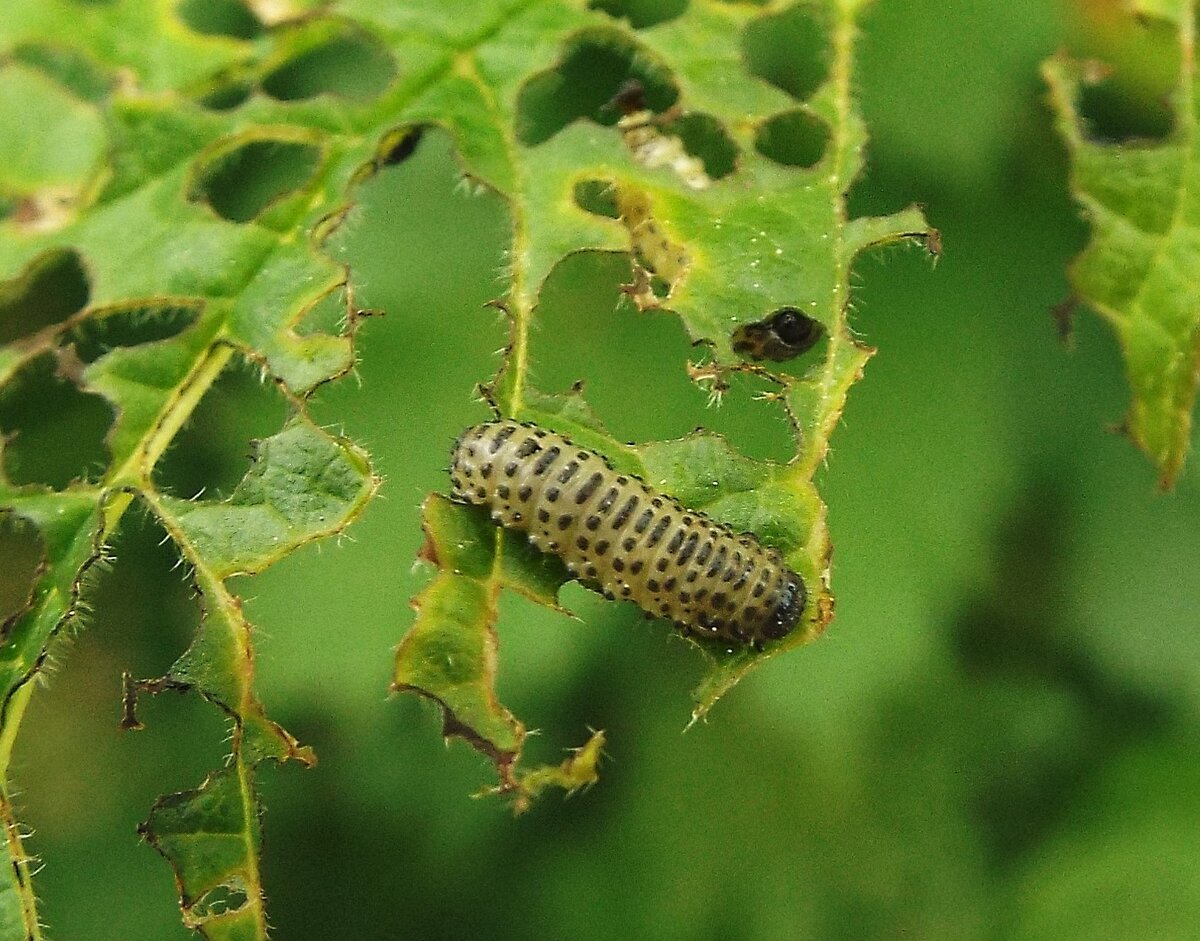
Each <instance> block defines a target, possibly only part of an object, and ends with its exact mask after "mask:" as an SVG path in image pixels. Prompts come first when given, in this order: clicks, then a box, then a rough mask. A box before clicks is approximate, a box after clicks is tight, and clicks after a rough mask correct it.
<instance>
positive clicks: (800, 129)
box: [754, 108, 830, 169]
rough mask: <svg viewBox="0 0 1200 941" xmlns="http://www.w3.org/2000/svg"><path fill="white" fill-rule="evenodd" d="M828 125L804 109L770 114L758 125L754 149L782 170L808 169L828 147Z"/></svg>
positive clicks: (818, 160)
mask: <svg viewBox="0 0 1200 941" xmlns="http://www.w3.org/2000/svg"><path fill="white" fill-rule="evenodd" d="M829 139H830V134H829V126H828V125H827V124H826V123H825V122H824V121H822V120H821V119H820V118H818V117H817V116H816V115H814V114H812V113H811V112H810V111H807V110H806V109H804V108H795V109H793V110H791V111H783V112H780V113H779V114H776V115H772V116H771V117H769V118H767V120H765V121H763V122H762V123H761V124H759V126H758V129H757V131H756V132H755V135H754V149H755V150H757V151H758V152H759V153H760V154H762V155H763V156H764V157H766V158H767V159H768V160H773V161H774V162H775V163H779V164H782V165H783V166H786V167H799V168H802V169H811V168H812V167H815V166H816V165H817V164H818V163H820V162H821V158H822V157H824V156H825V152H826V150H827V149H828V147H829Z"/></svg>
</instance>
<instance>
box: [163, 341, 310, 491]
mask: <svg viewBox="0 0 1200 941" xmlns="http://www.w3.org/2000/svg"><path fill="white" fill-rule="evenodd" d="M287 415H288V405H287V401H286V400H285V398H284V397H283V395H281V394H280V392H279V390H278V388H277V387H276V385H275V383H274V382H272V381H269V380H267V381H263V380H262V372H261V370H260V369H259V367H258V366H257V365H255V364H253V363H251V362H249V361H248V360H246V359H244V358H242V357H235V358H234V359H233V360H231V362H230V364H229V365H228V366H226V367H225V369H224V370H223V371H222V373H221V375H220V376H218V377H217V381H216V382H214V383H213V385H212V386H211V387H210V388H209V390H208V392H206V393H205V394H204V398H202V399H201V400H200V404H199V405H198V406H197V407H196V410H195V411H194V412H192V416H191V419H190V420H189V422H188V424H187V425H186V426H185V427H184V428H183V429H182V430H181V431H180V432H179V433H178V434H177V435H176V436H175V439H174V441H173V442H172V443H171V447H170V448H169V449H168V450H167V452H166V454H164V455H163V456H162V457H161V458H160V459H159V461H158V464H157V465H155V468H154V482H155V484H156V485H157V486H158V487H159V489H161V490H163V491H164V492H166V493H169V494H171V495H172V496H176V497H180V498H182V499H185V500H190V499H192V498H194V497H196V496H199V495H201V494H203V495H204V498H205V499H206V500H220V499H224V498H225V497H228V496H229V494H231V493H232V492H233V491H234V489H235V488H236V487H237V485H238V484H239V483H241V481H242V478H243V477H245V476H246V472H247V471H248V470H249V468H250V465H251V463H252V454H253V450H254V445H253V442H254V441H257V440H260V439H262V438H267V437H269V436H270V435H273V434H275V433H276V432H278V431H279V429H280V428H281V427H282V426H283V424H284V421H285V420H286V418H287Z"/></svg>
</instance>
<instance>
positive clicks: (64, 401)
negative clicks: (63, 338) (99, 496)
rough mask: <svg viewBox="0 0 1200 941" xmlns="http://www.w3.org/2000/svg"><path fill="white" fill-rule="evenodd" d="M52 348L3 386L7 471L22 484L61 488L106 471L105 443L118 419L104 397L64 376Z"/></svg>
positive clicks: (0, 425) (1, 422)
mask: <svg viewBox="0 0 1200 941" xmlns="http://www.w3.org/2000/svg"><path fill="white" fill-rule="evenodd" d="M59 367H60V358H59V357H58V356H56V355H55V353H54V352H52V351H47V352H44V353H41V354H39V355H37V356H35V357H33V358H31V359H29V360H28V361H26V362H25V363H24V364H22V366H21V368H20V369H18V370H17V372H16V373H15V374H13V375H12V376H11V377H9V380H8V381H7V382H6V383H5V384H4V385H3V386H2V387H0V435H2V436H3V451H2V452H0V457H2V458H3V472H4V475H5V476H6V477H7V479H8V480H9V481H10V482H11V483H13V484H16V485H18V486H20V485H28V484H34V485H42V486H46V487H49V488H51V489H53V490H63V489H65V488H66V487H67V486H69V485H70V484H71V483H72V482H73V481H77V480H98V479H99V478H100V477H101V476H102V475H103V473H104V472H105V471H106V470H107V469H108V465H109V463H110V462H111V459H112V458H111V455H110V453H109V450H108V446H107V444H106V441H105V439H106V437H107V435H108V431H109V428H111V427H112V424H113V422H114V420H115V418H116V413H115V412H114V410H113V407H112V405H111V404H109V402H108V400H107V399H105V398H104V397H103V396H101V395H98V394H96V393H94V392H86V391H84V390H83V389H81V388H80V387H79V386H78V385H77V384H76V382H74V381H72V379H71V378H67V377H65V376H64V375H62V371H61V370H60V368H59Z"/></svg>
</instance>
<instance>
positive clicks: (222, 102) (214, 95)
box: [196, 79, 254, 111]
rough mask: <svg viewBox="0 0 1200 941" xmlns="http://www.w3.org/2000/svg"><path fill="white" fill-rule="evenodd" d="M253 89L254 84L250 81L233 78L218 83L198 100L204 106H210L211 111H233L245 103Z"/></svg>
mask: <svg viewBox="0 0 1200 941" xmlns="http://www.w3.org/2000/svg"><path fill="white" fill-rule="evenodd" d="M253 91H254V86H253V85H252V84H251V83H250V82H247V81H245V80H244V79H232V80H229V81H227V82H224V83H219V84H217V85H216V86H215V87H214V88H211V89H210V90H209V91H207V92H205V93H204V94H202V95H201V96H200V97H199V98H198V99H196V100H197V101H198V102H199V104H200V105H201V106H202V107H205V108H208V109H209V110H210V111H232V110H233V109H234V108H237V107H239V106H240V105H243V104H245V102H246V101H247V99H249V97H250V95H251V93H252V92H253Z"/></svg>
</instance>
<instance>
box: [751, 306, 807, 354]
mask: <svg viewBox="0 0 1200 941" xmlns="http://www.w3.org/2000/svg"><path fill="white" fill-rule="evenodd" d="M824 332H825V328H824V327H823V326H822V325H821V322H820V321H819V320H814V319H813V318H812V317H809V316H808V315H807V314H804V313H801V312H800V311H798V310H797V309H796V308H795V307H781V308H779V310H777V311H775V313H774V314H772V315H771V316H770V317H768V318H767V319H766V320H757V321H755V322H754V323H747V324H742V326H740V327H738V328H737V329H736V330H734V331H733V349H734V351H735V352H737V353H743V354H745V355H747V356H749V357H750V358H751V359H755V360H761V359H769V360H771V361H772V362H776V363H782V362H786V361H787V360H789V359H795V358H796V357H797V356H799V355H800V354H801V353H806V352H808V351H809V350H810V349H812V348H813V347H814V346H815V345H816V343H817V341H818V340H819V339H821V334H822V333H824Z"/></svg>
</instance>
